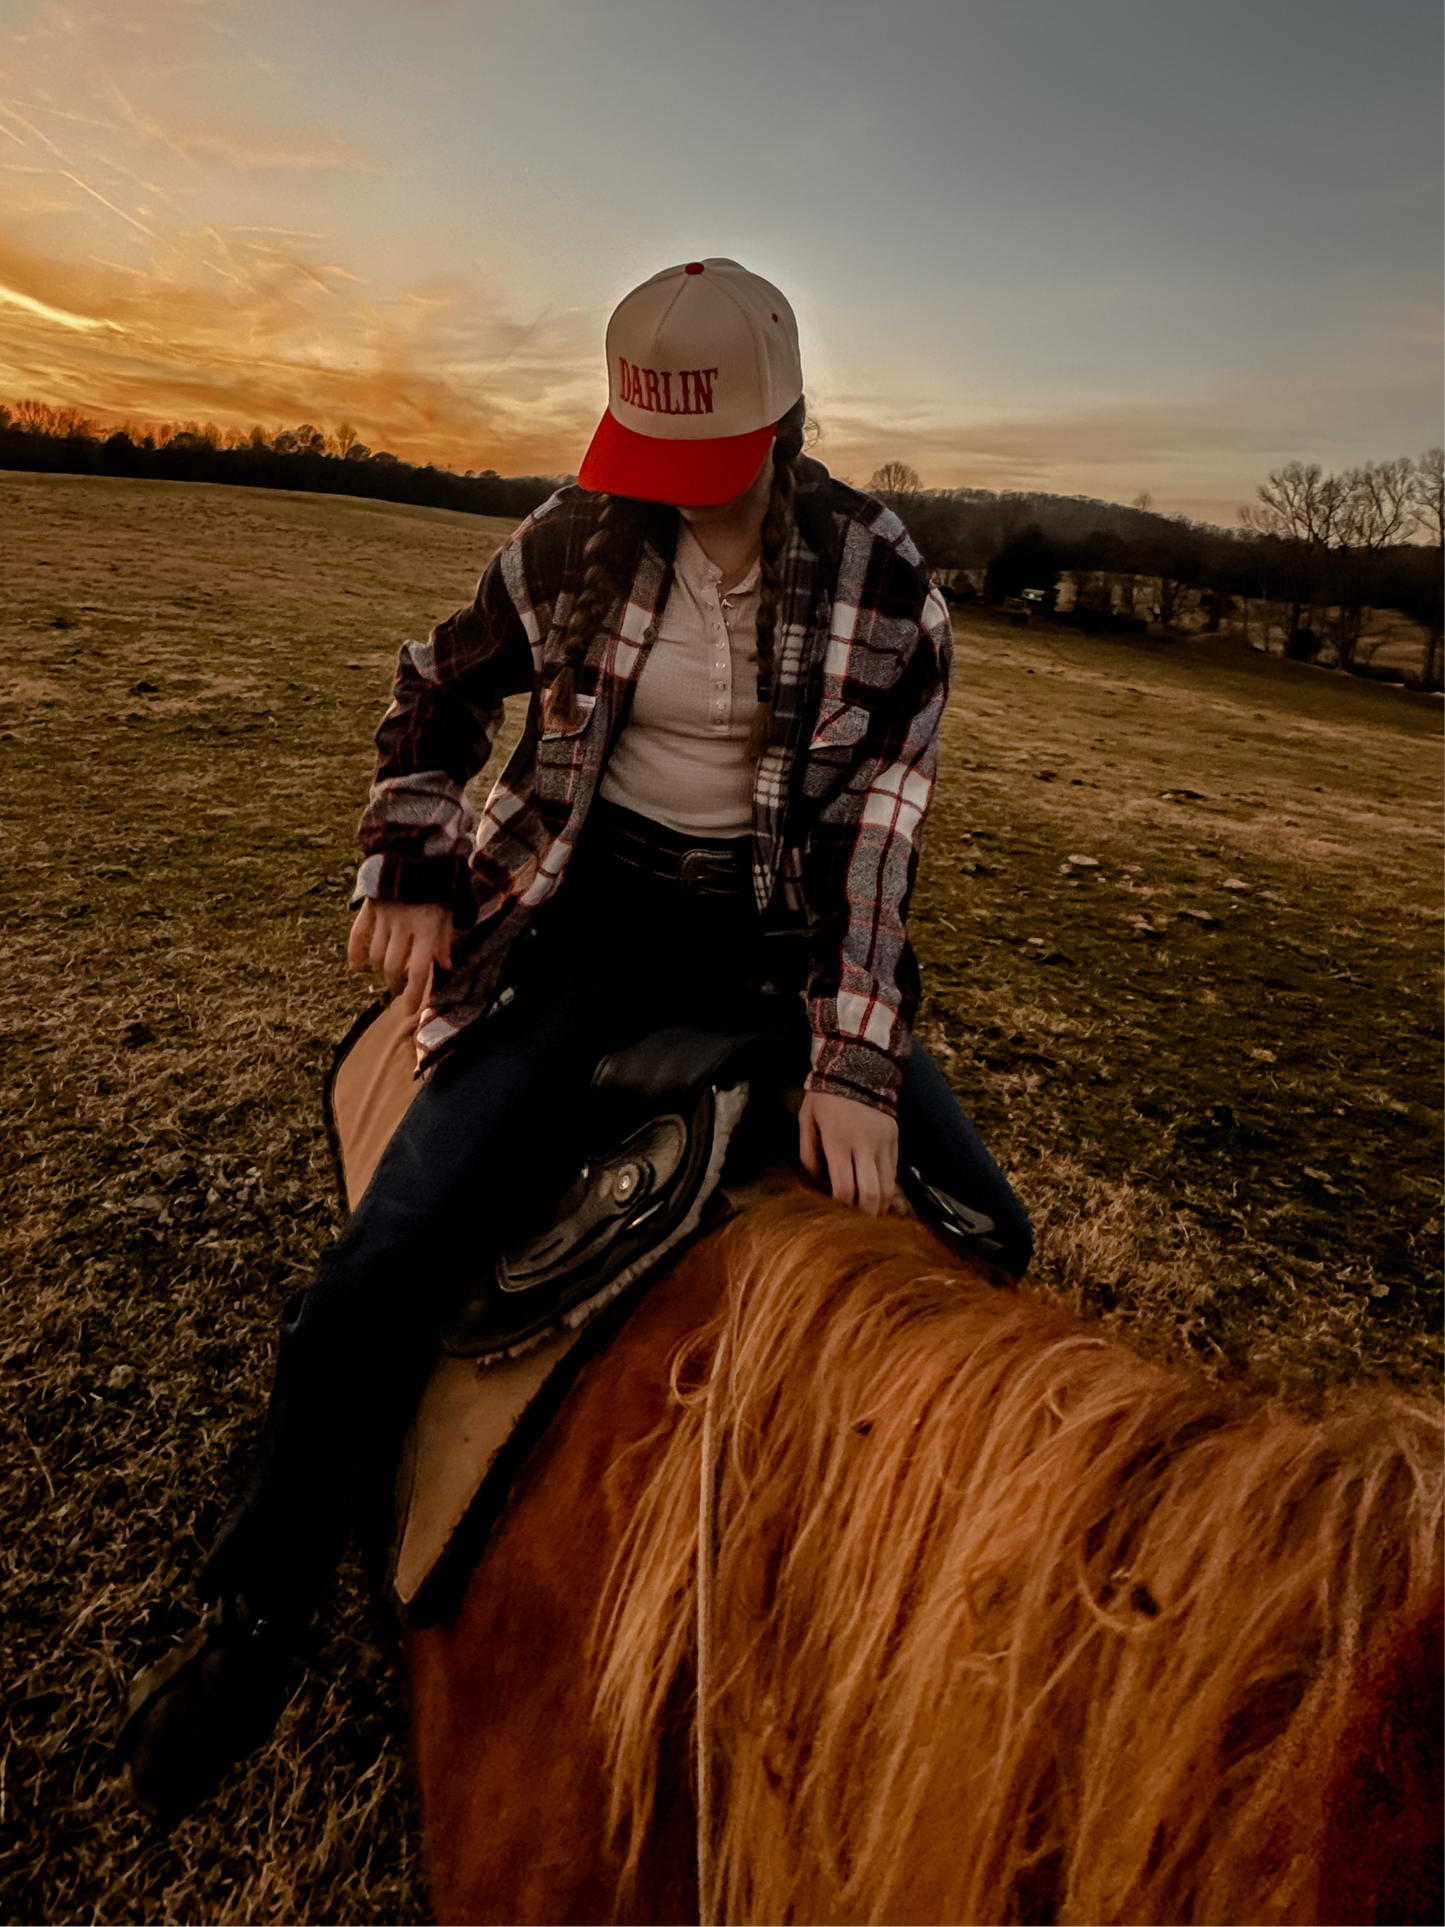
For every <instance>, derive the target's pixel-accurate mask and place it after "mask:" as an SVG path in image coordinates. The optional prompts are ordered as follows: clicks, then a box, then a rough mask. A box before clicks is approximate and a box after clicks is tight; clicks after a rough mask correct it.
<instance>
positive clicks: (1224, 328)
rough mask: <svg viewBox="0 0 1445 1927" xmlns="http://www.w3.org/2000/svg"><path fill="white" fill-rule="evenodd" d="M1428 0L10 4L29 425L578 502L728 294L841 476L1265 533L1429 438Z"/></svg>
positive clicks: (11, 292)
mask: <svg viewBox="0 0 1445 1927" xmlns="http://www.w3.org/2000/svg"><path fill="white" fill-rule="evenodd" d="M1441 41H1442V30H1441V17H1440V10H1439V8H1438V6H1437V5H1435V4H1434V0H1430V4H1425V3H1424V0H1366V3H1363V4H1340V0H1247V3H1242V0H1213V3H1212V4H1206V3H1205V0H887V3H886V4H883V3H880V4H875V5H873V6H862V5H857V4H854V0H771V4H762V3H761V0H528V3H527V4H525V5H522V4H518V3H517V0H506V3H505V4H504V3H503V0H127V5H126V6H125V7H123V8H118V7H116V6H114V5H113V4H110V3H109V0H0V396H9V397H11V398H18V397H19V396H21V395H35V396H37V397H38V398H40V399H44V400H48V401H51V402H56V403H70V404H75V405H79V406H81V407H83V408H86V409H89V410H92V411H95V412H97V413H107V414H110V415H115V416H121V415H131V416H135V417H137V418H140V417H147V418H152V419H172V420H174V419H182V418H196V419H211V420H215V421H217V422H219V423H220V424H221V425H222V426H233V425H235V426H249V425H250V423H251V422H252V421H253V420H259V421H260V422H261V423H262V424H263V425H265V426H268V427H272V426H275V425H278V424H279V423H281V422H283V421H287V422H293V423H294V422H295V421H298V420H301V419H303V418H305V419H310V420H314V421H317V422H318V423H320V424H321V425H322V426H332V425H334V423H335V422H336V421H338V420H340V419H341V418H343V417H345V418H346V419H348V420H350V421H352V422H353V423H354V424H355V425H356V427H357V428H358V429H359V430H360V432H361V434H362V436H363V439H365V440H367V441H369V442H370V443H371V444H372V445H373V446H381V445H385V446H389V447H393V448H395V449H396V450H397V451H398V452H400V453H403V454H409V455H414V456H419V457H424V458H425V457H435V458H437V459H442V460H447V461H451V462H452V463H454V465H456V466H457V467H484V466H491V467H497V468H500V469H503V470H504V471H514V470H517V469H520V468H540V469H543V470H549V471H550V470H555V471H563V470H568V469H573V468H575V467H576V465H577V461H578V459H579V457H580V452H581V449H582V447H583V446H585V442H586V438H587V434H588V432H589V430H590V427H591V425H592V423H593V422H594V421H595V418H596V416H597V414H598V413H599V412H600V409H601V408H602V406H603V405H604V402H605V395H606V390H605V379H604V373H603V367H602V356H601V342H602V333H603V329H604V327H605V323H606V316H607V313H608V311H609V309H610V307H611V306H612V304H613V303H614V302H615V301H616V300H617V299H618V298H619V296H620V295H621V294H623V293H625V292H626V290H627V289H628V288H629V287H630V286H632V285H634V284H635V283H636V282H637V281H639V280H641V279H643V278H645V277H646V276H647V275H649V274H651V273H653V272H654V271H655V270H656V269H658V268H659V267H662V266H665V265H667V264H668V263H669V262H673V261H677V260H685V259H689V258H692V257H694V256H697V255H702V254H728V255H732V256H734V257H735V258H736V259H739V260H742V261H744V262H746V263H747V264H748V265H749V266H752V267H756V268H757V269H758V270H760V271H761V272H763V273H765V274H767V275H768V276H769V277H770V278H771V279H773V280H775V281H776V282H777V283H778V284H779V285H780V286H781V287H782V288H783V289H784V290H785V291H786V292H787V293H788V294H789V295H790V297H791V298H792V300H793V302H794V305H795V307H796V308H797V310H798V314H799V319H800V324H801V328H802V335H803V343H804V355H805V369H806V371H807V375H808V385H809V394H810V398H811V400H812V402H813V406H814V409H815V412H816V414H817V416H818V418H819V421H820V423H821V425H822V428H823V433H824V439H823V443H822V445H821V447H820V450H819V452H820V454H822V455H823V457H824V459H825V460H827V461H829V463H830V465H831V466H833V467H834V468H835V469H837V470H838V471H839V472H840V473H844V474H848V475H851V476H852V477H853V478H854V479H855V480H859V481H862V480H866V478H867V475H868V474H869V473H870V471H871V470H872V468H873V467H875V466H876V465H877V464H878V463H879V462H881V461H883V460H885V459H888V458H890V457H898V458H901V459H904V460H907V461H911V462H912V463H913V464H914V465H915V466H916V467H917V468H918V469H919V470H920V471H921V472H922V473H923V475H924V477H925V479H926V480H928V481H932V482H937V483H941V484H949V485H953V484H958V483H972V484H975V485H979V486H985V487H994V488H1004V487H1037V488H1048V489H1054V490H1058V491H1060V492H1065V493H1070V492H1081V493H1086V494H1097V495H1103V496H1107V497H1111V498H1113V499H1121V500H1129V499H1132V497H1133V496H1134V495H1136V494H1137V493H1138V492H1139V491H1140V490H1141V489H1148V490H1149V491H1150V492H1151V494H1152V495H1153V497H1154V499H1155V502H1156V504H1157V505H1158V506H1161V507H1163V508H1166V509H1170V510H1177V511H1179V512H1181V513H1188V514H1195V515H1201V516H1206V517H1208V518H1210V519H1213V520H1219V521H1229V520H1232V519H1233V516H1234V513H1235V510H1236V507H1237V505H1238V504H1239V503H1240V502H1243V501H1246V500H1248V499H1249V496H1250V494H1251V493H1252V490H1253V487H1254V484H1255V482H1256V481H1258V480H1259V479H1260V478H1261V477H1262V476H1263V475H1264V473H1265V472H1266V471H1267V470H1268V469H1269V468H1270V467H1272V466H1276V465H1277V464H1278V463H1279V462H1281V461H1287V460H1290V459H1293V458H1296V457H1298V458H1300V459H1303V460H1318V461H1321V462H1323V463H1324V464H1325V465H1327V466H1335V465H1341V464H1346V463H1350V462H1355V461H1360V460H1365V459H1368V458H1370V457H1383V456H1391V455H1395V454H1401V453H1416V452H1418V451H1419V450H1420V449H1421V448H1423V447H1425V446H1426V445H1428V444H1430V443H1433V442H1436V441H1438V440H1439V439H1440V435H1441V425H1440V417H1441V392H1440V389H1441V382H1440V281H1441V229H1442V222H1441V214H1442V209H1441V199H1442V195H1441V166H1440V145H1441V104H1440V87H1439V74H1440V64H1441V52H1442V46H1441Z"/></svg>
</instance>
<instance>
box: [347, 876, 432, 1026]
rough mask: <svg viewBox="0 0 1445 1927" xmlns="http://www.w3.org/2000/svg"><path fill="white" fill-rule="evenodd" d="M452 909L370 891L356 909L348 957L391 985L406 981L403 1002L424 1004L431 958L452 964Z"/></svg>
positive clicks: (411, 1010) (414, 1007)
mask: <svg viewBox="0 0 1445 1927" xmlns="http://www.w3.org/2000/svg"><path fill="white" fill-rule="evenodd" d="M455 935H456V931H455V930H454V929H453V928H452V913H451V911H450V910H449V909H448V908H447V906H446V905H445V904H444V903H376V902H374V901H373V900H372V899H371V898H370V897H368V898H367V900H366V902H365V903H363V904H362V906H361V908H360V909H359V910H358V911H357V913H356V921H355V923H353V924H352V926H351V938H350V941H349V942H348V943H347V946H346V961H347V963H348V964H349V965H350V966H351V968H352V969H353V970H365V969H366V968H367V965H368V964H369V965H370V966H371V968H372V969H373V970H374V971H375V972H376V974H377V976H378V977H380V978H381V980H382V982H383V983H384V984H385V985H386V987H387V989H388V990H390V991H392V992H397V991H400V990H401V989H402V986H403V985H405V993H404V995H403V997H402V1008H403V1009H404V1010H405V1011H406V1012H407V1014H408V1015H409V1016H415V1014H416V1013H417V1011H419V1010H420V1009H421V1003H422V998H423V997H424V996H425V995H426V988H427V984H428V982H429V980H430V978H431V970H432V965H433V964H440V965H441V967H442V969H443V970H450V968H451V962H452V939H453V937H454V936H455Z"/></svg>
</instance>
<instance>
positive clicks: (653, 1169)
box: [323, 993, 998, 1624]
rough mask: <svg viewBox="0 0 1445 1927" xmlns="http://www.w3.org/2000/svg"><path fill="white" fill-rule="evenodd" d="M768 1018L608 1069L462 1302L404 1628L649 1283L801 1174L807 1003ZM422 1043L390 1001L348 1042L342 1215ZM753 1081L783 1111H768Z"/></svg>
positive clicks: (403, 1569) (341, 1102) (334, 1088)
mask: <svg viewBox="0 0 1445 1927" xmlns="http://www.w3.org/2000/svg"><path fill="white" fill-rule="evenodd" d="M770 1010H773V1011H776V1012H777V1015H776V1016H775V1017H770V1016H769V1014H768V1013H769V1011H770ZM760 1013H761V1019H762V1020H761V1021H760V1022H759V1023H758V1024H757V1025H756V1026H755V1027H754V1028H752V1029H748V1030H730V1031H710V1030H702V1029H674V1030H661V1031H657V1032H654V1033H653V1034H652V1035H651V1036H648V1037H645V1038H643V1039H641V1040H640V1041H639V1042H638V1043H635V1044H633V1045H631V1046H629V1047H628V1048H627V1049H625V1050H622V1051H618V1052H617V1053H615V1054H614V1055H613V1056H610V1057H606V1058H604V1059H603V1060H602V1061H601V1063H600V1064H599V1065H598V1066H597V1069H596V1072H595V1073H594V1076H593V1080H592V1090H591V1096H590V1109H589V1130H588V1139H587V1143H588V1152H587V1155H586V1156H585V1158H584V1160H583V1162H582V1165H581V1168H580V1169H579V1170H578V1171H577V1173H576V1174H575V1176H574V1177H573V1179H572V1180H571V1182H570V1183H569V1184H567V1185H566V1186H565V1187H564V1188H563V1189H562V1190H561V1191H560V1192H559V1193H558V1194H557V1195H556V1196H554V1197H553V1198H551V1199H550V1200H548V1202H547V1203H546V1204H545V1206H544V1207H543V1208H542V1209H541V1210H540V1211H539V1212H537V1213H536V1215H535V1216H534V1217H533V1218H532V1219H531V1220H529V1221H524V1222H522V1223H520V1224H517V1225H514V1226H513V1227H512V1228H511V1229H510V1232H509V1235H508V1236H507V1237H506V1239H505V1241H504V1242H503V1244H502V1246H501V1248H500V1249H499V1250H498V1251H497V1252H496V1254H495V1256H494V1257H493V1258H492V1260H491V1261H490V1262H489V1263H488V1264H486V1265H484V1267H483V1268H482V1272H481V1275H480V1276H479V1277H478V1278H476V1279H475V1280H474V1281H473V1283H472V1285H471V1288H470V1289H469V1290H468V1291H467V1292H466V1294H465V1296H464V1297H463V1298H462V1300H461V1302H460V1303H459V1305H458V1306H457V1308H456V1310H455V1311H454V1313H453V1315H452V1318H451V1320H450V1323H449V1324H448V1326H447V1328H446V1330H445V1332H444V1333H443V1336H442V1341H441V1347H440V1352H439V1356H438V1359H437V1363H436V1366H435V1369H434V1370H433V1372H432V1376H431V1379H430V1381H429V1382H428V1384H427V1388H426V1390H425V1392H424V1393H423V1395H422V1399H421V1402H420V1405H419V1407H418V1409H417V1415H416V1419H415V1422H414V1423H413V1426H412V1429H411V1432H410V1434H409V1437H408V1440H407V1444H406V1447H405V1449H404V1451H403V1455H402V1460H401V1464H400V1467H399V1469H398V1474H397V1486H396V1500H395V1531H394V1538H393V1544H392V1550H391V1557H390V1565H389V1584H390V1590H391V1594H392V1603H393V1605H394V1606H395V1608H396V1609H397V1611H398V1612H399V1614H400V1616H401V1617H402V1618H403V1619H404V1620H405V1621H406V1622H407V1623H409V1624H421V1623H425V1622H426V1621H428V1620H430V1619H434V1618H441V1617H445V1616H446V1615H447V1614H448V1612H449V1611H450V1610H451V1609H452V1607H453V1606H454V1604H455V1603H456V1601H457V1600H458V1599H459V1597H460V1590H461V1588H462V1587H463V1586H464V1585H465V1583H466V1580H467V1578H468V1576H469V1575H470V1573H471V1571H472V1569H473V1567H474V1565H475V1563H476V1560H477V1559H478V1558H479V1557H480V1555H481V1552H482V1549H483V1547H484V1546H485V1544H486V1540H487V1538H488V1536H489V1534H490V1532H491V1530H492V1527H493V1526H494V1524H495V1523H496V1520H497V1518H498V1516H499V1514H500V1512H501V1510H502V1507H503V1506H504V1504H505V1503H506V1499H507V1495H508V1493H509V1491H510V1488H511V1485H512V1481H513V1479H514V1478H515V1476H516V1474H517V1473H518V1471H520V1469H521V1466H522V1464H523V1463H524V1461H525V1459H526V1457H527V1454H528V1453H529V1452H530V1450H531V1449H532V1447H533V1445H535V1444H536V1442H537V1440H538V1439H539V1438H540V1437H541V1435H542V1433H543V1432H544V1431H545V1429H546V1427H547V1425H548V1424H549V1423H550V1422H551V1419H552V1418H553V1416H554V1415H555V1413H556V1412H557V1410H558V1408H559V1407H560V1405H561V1403H562V1400H563V1398H564V1397H565V1396H566V1394H567V1392H568V1390H569V1389H570V1388H571V1386H572V1384H573V1382H574V1380H575V1379H576V1377H577V1375H578V1373H579V1372H580V1371H581V1369H582V1367H583V1366H584V1365H585V1364H586V1363H587V1361H588V1360H589V1359H590V1358H592V1357H594V1356H595V1355H596V1353H597V1352H598V1351H599V1350H600V1349H601V1348H602V1347H603V1346H605V1344H606V1343H607V1341H608V1340H609V1339H610V1338H611V1336H612V1335H613V1333H614V1332H616V1331H617V1330H618V1328H619V1327H620V1325H621V1323H622V1322H623V1320H624V1319H625V1318H626V1317H627V1315H628V1313H629V1312H630V1311H631V1310H632V1308H633V1306H634V1305H635V1304H636V1303H637V1301H638V1299H639V1298H640V1296H641V1295H642V1293H643V1292H644V1291H645V1289H646V1287H647V1284H648V1282H649V1280H650V1279H651V1277H652V1276H653V1275H654V1274H656V1273H657V1272H658V1271H659V1270H660V1268H661V1267H662V1266H663V1265H664V1263H665V1262H668V1261H670V1260H672V1259H674V1258H675V1257H676V1256H679V1255H680V1254H681V1251H682V1249H683V1247H684V1246H685V1245H686V1244H687V1242H688V1241H689V1240H690V1239H692V1238H695V1237H698V1236H700V1235H703V1234H705V1233H706V1232H708V1231H710V1230H712V1229H714V1228H715V1227H716V1226H718V1225H720V1224H722V1223H723V1222H724V1221H725V1220H726V1219H727V1218H728V1217H730V1216H732V1215H733V1214H734V1213H735V1212H737V1211H739V1210H741V1209H743V1208H744V1207H745V1206H746V1205H748V1204H750V1203H752V1202H754V1200H755V1198H756V1197H757V1196H758V1195H759V1194H760V1192H762V1191H765V1190H767V1189H769V1188H772V1189H776V1188H777V1187H778V1185H779V1183H780V1182H781V1183H783V1184H786V1183H788V1182H790V1181H792V1180H791V1179H790V1178H789V1177H788V1176H787V1174H786V1166H787V1164H788V1162H789V1160H790V1156H791V1154H792V1153H793V1152H795V1150H796V1133H795V1129H794V1128H793V1127H792V1122H791V1119H790V1118H789V1117H788V1115H787V1110H786V1108H785V1105H784V1103H782V1102H780V1101H778V1098H779V1085H780V1082H781V1080H780V1077H779V1071H778V1060H779V1055H780V1053H781V1055H782V1061H783V1063H784V1065H785V1066H786V1063H787V1057H788V1054H789V1052H790V1048H791V1043H792V1041H795V1036H796V1033H795V1031H794V1032H793V1033H791V1034H790V1030H789V1025H788V1021H787V1018H788V1015H789V1014H791V1016H792V1018H793V1022H794V1025H795V1024H796V1002H795V1000H794V999H791V998H789V997H787V996H786V995H784V994H781V993H780V994H779V995H778V996H776V997H774V998H767V999H764V1000H763V1003H762V1004H761V1005H760ZM414 1033H415V1019H414V1018H412V1017H408V1016H407V1015H406V1014H405V1013H404V1012H403V1009H402V1006H401V1004H400V1002H399V1001H397V1002H393V1003H390V1004H378V1005H376V1006H374V1007H373V1008H372V1009H371V1010H369V1011H367V1012H366V1013H365V1015H364V1016H363V1017H362V1018H361V1019H360V1020H359V1021H358V1022H357V1023H356V1024H355V1025H354V1026H353V1027H352V1030H351V1031H350V1032H349V1033H348V1035H347V1037H346V1038H345V1039H344V1040H343V1041H342V1043H341V1045H340V1046H339V1047H338V1049H337V1052H336V1055H335V1058H334V1060H333V1063H332V1068H331V1072H330V1075H329V1077H328V1079H327V1082H326V1088H325V1092H324V1098H323V1111H324V1115H325V1120H326V1126H327V1132H328V1135H329V1137H330V1140H331V1147H332V1151H333V1155H334V1157H335V1161H336V1168H337V1176H338V1181H339V1185H340V1190H341V1195H342V1198H343V1201H344V1202H345V1203H346V1204H347V1205H348V1207H349V1208H352V1209H354V1208H355V1206H356V1205H357V1203H358V1202H359V1201H360V1198H361V1196H362V1193H363V1192H364V1191H365V1190H366V1187H367V1185H368V1184H369V1183H370V1181H371V1178H372V1174H373V1173H374V1171H375V1169H376V1166H377V1164H378V1162H379V1161H380V1158H381V1155H382V1152H383V1151H384V1150H385V1149H386V1145H387V1143H388V1141H389V1140H390V1138H391V1136H392V1133H393V1132H394V1131H395V1130H396V1127H397V1126H398V1124H400V1122H401V1120H402V1118H403V1116H404V1115H405V1113H406V1110H407V1107H408V1106H409V1105H410V1103H411V1102H412V1099H413V1098H414V1097H415V1096H416V1094H417V1091H418V1090H419V1089H420V1085H419V1084H418V1082H417V1080H416V1076H415V1064H416V1052H415V1042H414ZM759 1085H766V1086H767V1087H768V1091H769V1095H770V1096H771V1097H772V1099H773V1101H772V1102H771V1103H768V1102H758V1101H756V1098H755V1097H754V1092H755V1089H756V1088H757V1087H758V1086H759ZM750 1098H753V1099H754V1101H753V1102H752V1103H751V1104H750V1101H749V1100H750ZM780 1168H781V1170H782V1172H783V1175H782V1176H781V1178H780V1176H779V1172H780ZM898 1175H899V1185H900V1189H901V1191H902V1192H903V1194H904V1196H905V1197H906V1198H907V1200H908V1204H909V1206H911V1208H912V1210H913V1211H914V1212H915V1213H916V1214H917V1215H918V1216H919V1217H921V1218H924V1219H926V1220H927V1221H928V1222H929V1223H930V1224H932V1225H933V1226H934V1228H935V1229H936V1230H938V1231H940V1232H941V1233H943V1235H944V1236H945V1238H946V1239H947V1240H948V1242H950V1243H952V1244H954V1245H955V1246H956V1247H957V1248H959V1249H961V1250H963V1251H968V1252H971V1253H972V1254H974V1255H975V1256H981V1257H983V1258H984V1259H985V1260H986V1261H987V1260H988V1259H989V1258H991V1257H992V1255H993V1254H994V1253H995V1252H997V1250H998V1246H997V1244H996V1243H995V1242H994V1241H993V1239H992V1238H991V1236H990V1235H989V1234H990V1233H991V1232H992V1231H993V1230H994V1226H993V1223H992V1221H991V1220H990V1219H988V1218H986V1217H984V1216H982V1214H980V1213H978V1212H976V1211H973V1210H971V1209H970V1208H969V1207H968V1206H967V1205H965V1204H963V1203H962V1202H961V1201H960V1200H958V1199H957V1198H954V1197H952V1196H950V1195H949V1194H948V1193H947V1192H946V1191H944V1190H942V1189H940V1188H939V1187H938V1186H937V1185H936V1184H933V1183H930V1182H929V1181H928V1180H927V1178H926V1177H925V1175H924V1173H923V1172H922V1171H920V1170H919V1168H918V1167H917V1166H916V1165H914V1164H912V1163H909V1162H906V1161H905V1162H903V1163H901V1164H900V1166H899V1173H898Z"/></svg>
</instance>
